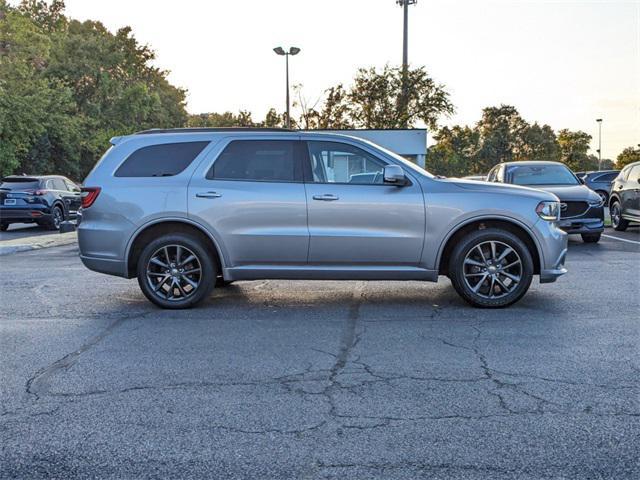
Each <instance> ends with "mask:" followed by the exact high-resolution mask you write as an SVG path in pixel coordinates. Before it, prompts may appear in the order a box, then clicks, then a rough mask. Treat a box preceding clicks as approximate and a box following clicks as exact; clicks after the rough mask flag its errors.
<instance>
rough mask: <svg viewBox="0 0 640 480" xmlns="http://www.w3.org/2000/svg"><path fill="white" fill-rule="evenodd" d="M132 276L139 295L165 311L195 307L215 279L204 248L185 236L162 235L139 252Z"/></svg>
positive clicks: (210, 289) (212, 264) (215, 273)
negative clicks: (135, 281)
mask: <svg viewBox="0 0 640 480" xmlns="http://www.w3.org/2000/svg"><path fill="white" fill-rule="evenodd" d="M167 255H168V256H167ZM136 273H137V276H138V285H140V289H141V290H142V293H144V295H145V296H146V297H147V298H148V299H149V300H150V301H151V302H153V303H155V304H156V305H158V306H159V307H162V308H168V309H181V308H191V307H193V306H194V305H196V304H198V303H199V302H201V301H202V300H203V299H204V298H206V297H207V296H208V295H209V294H210V293H211V291H212V290H213V288H214V286H215V283H216V277H217V272H216V266H215V262H214V261H213V259H212V258H211V255H210V253H209V251H208V250H207V248H206V247H205V246H204V245H203V243H202V242H201V241H200V240H199V239H198V238H196V237H193V236H191V235H188V234H185V233H174V234H168V235H163V236H161V237H159V238H157V239H155V240H153V241H152V242H150V243H149V244H148V245H147V246H146V247H145V248H144V249H143V250H142V252H141V253H140V257H139V258H138V267H137V272H136Z"/></svg>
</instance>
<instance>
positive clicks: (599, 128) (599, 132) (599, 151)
mask: <svg viewBox="0 0 640 480" xmlns="http://www.w3.org/2000/svg"><path fill="white" fill-rule="evenodd" d="M596 122H598V171H600V170H602V119H601V118H596Z"/></svg>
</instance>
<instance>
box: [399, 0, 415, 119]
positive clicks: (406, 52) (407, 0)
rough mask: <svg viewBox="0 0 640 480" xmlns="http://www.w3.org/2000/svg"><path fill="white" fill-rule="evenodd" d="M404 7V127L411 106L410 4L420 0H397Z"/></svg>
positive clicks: (402, 107)
mask: <svg viewBox="0 0 640 480" xmlns="http://www.w3.org/2000/svg"><path fill="white" fill-rule="evenodd" d="M396 3H397V4H398V5H400V6H401V7H402V9H403V17H404V28H403V32H402V93H401V96H402V98H401V99H400V105H399V107H400V118H401V119H402V128H407V116H408V115H407V108H408V106H409V85H408V83H409V79H408V70H409V5H415V4H416V3H418V0H396Z"/></svg>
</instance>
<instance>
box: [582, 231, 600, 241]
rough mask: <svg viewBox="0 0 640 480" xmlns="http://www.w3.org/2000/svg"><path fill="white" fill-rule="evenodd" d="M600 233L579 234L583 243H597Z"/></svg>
mask: <svg viewBox="0 0 640 480" xmlns="http://www.w3.org/2000/svg"><path fill="white" fill-rule="evenodd" d="M600 235H601V234H599V233H583V234H582V235H581V236H582V241H583V242H584V243H598V242H599V241H600Z"/></svg>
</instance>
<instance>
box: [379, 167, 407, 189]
mask: <svg viewBox="0 0 640 480" xmlns="http://www.w3.org/2000/svg"><path fill="white" fill-rule="evenodd" d="M384 183H392V184H394V185H398V186H403V185H406V184H407V177H406V176H405V174H404V170H402V168H401V167H399V166H398V165H385V167H384Z"/></svg>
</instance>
